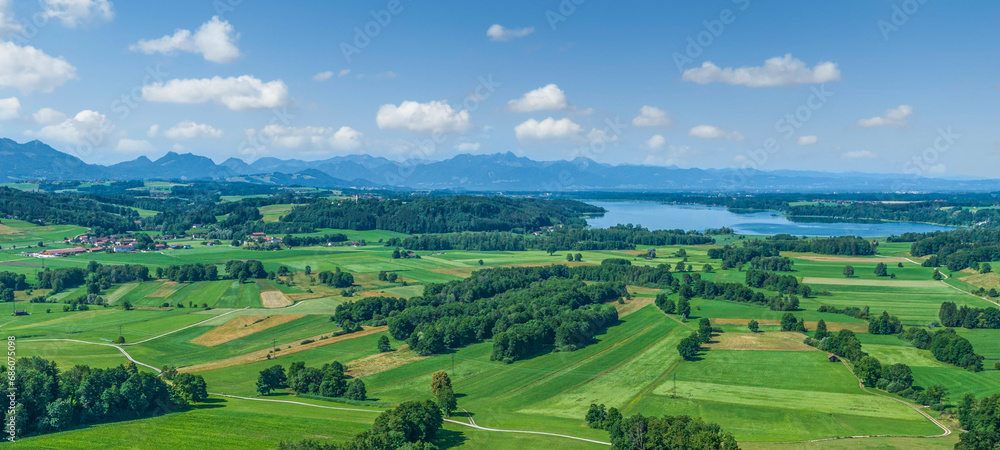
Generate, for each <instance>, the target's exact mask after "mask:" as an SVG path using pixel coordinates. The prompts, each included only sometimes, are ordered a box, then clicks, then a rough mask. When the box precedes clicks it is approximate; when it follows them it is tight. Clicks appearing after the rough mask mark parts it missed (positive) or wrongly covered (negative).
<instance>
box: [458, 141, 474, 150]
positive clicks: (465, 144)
mask: <svg viewBox="0 0 1000 450" xmlns="http://www.w3.org/2000/svg"><path fill="white" fill-rule="evenodd" d="M455 150H458V151H460V152H474V151H478V150H479V143H478V142H463V143H461V144H458V145H456V146H455Z"/></svg>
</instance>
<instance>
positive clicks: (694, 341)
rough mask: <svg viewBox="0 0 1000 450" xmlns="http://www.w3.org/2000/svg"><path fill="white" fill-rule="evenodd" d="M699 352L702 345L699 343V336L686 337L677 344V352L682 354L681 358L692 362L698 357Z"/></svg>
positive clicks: (693, 334) (694, 334)
mask: <svg viewBox="0 0 1000 450" xmlns="http://www.w3.org/2000/svg"><path fill="white" fill-rule="evenodd" d="M698 350H701V345H700V344H699V343H698V334H697V333H692V336H689V337H686V338H684V339H682V340H681V342H680V343H679V344H677V352H678V353H680V355H681V358H684V359H686V360H688V361H691V360H693V359H695V358H697V357H698Z"/></svg>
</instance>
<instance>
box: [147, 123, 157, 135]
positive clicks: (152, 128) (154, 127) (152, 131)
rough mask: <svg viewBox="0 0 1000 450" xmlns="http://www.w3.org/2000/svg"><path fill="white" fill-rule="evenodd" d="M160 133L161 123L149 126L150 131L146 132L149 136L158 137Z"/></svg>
mask: <svg viewBox="0 0 1000 450" xmlns="http://www.w3.org/2000/svg"><path fill="white" fill-rule="evenodd" d="M158 134H160V126H159V125H152V126H150V127H149V131H147V132H146V136H149V137H156V136H157V135H158Z"/></svg>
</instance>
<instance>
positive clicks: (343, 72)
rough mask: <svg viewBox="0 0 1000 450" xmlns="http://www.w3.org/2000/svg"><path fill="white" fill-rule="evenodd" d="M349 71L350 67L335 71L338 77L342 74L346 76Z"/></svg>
mask: <svg viewBox="0 0 1000 450" xmlns="http://www.w3.org/2000/svg"><path fill="white" fill-rule="evenodd" d="M349 73H351V69H340V72H338V73H337V76H338V77H343V76H346V75H347V74H349Z"/></svg>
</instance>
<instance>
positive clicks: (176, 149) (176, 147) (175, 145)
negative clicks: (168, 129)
mask: <svg viewBox="0 0 1000 450" xmlns="http://www.w3.org/2000/svg"><path fill="white" fill-rule="evenodd" d="M171 148H172V149H174V151H175V152H180V151H183V150H184V146H183V145H181V144H174V145H173V146H172V147H171Z"/></svg>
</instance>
